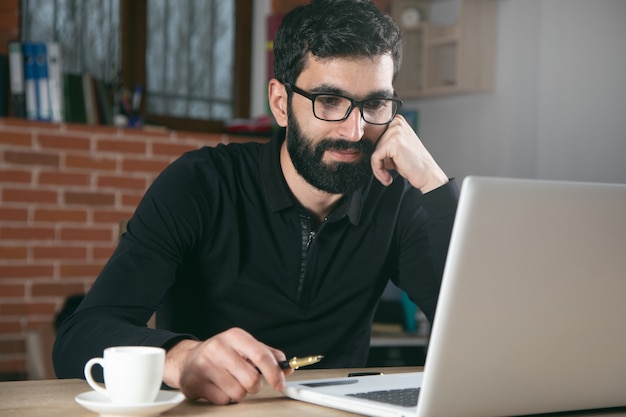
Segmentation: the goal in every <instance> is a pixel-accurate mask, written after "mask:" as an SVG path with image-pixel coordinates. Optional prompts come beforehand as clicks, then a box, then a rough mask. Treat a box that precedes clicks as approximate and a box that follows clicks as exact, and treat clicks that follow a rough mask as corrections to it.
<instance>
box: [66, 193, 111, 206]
mask: <svg viewBox="0 0 626 417" xmlns="http://www.w3.org/2000/svg"><path fill="white" fill-rule="evenodd" d="M63 197H64V201H65V203H66V204H81V205H86V206H112V205H114V204H115V194H112V193H97V192H78V191H66V192H65V193H64V194H63Z"/></svg>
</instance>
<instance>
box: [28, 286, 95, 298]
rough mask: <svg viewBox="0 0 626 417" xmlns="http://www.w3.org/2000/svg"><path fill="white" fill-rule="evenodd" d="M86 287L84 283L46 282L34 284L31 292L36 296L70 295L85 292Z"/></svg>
mask: <svg viewBox="0 0 626 417" xmlns="http://www.w3.org/2000/svg"><path fill="white" fill-rule="evenodd" d="M84 291H85V288H84V286H83V284H79V283H74V284H62V283H45V284H33V286H32V288H31V290H30V292H31V295H32V296H34V297H47V296H53V295H57V296H64V297H66V296H68V295H71V294H79V293H83V292H84Z"/></svg>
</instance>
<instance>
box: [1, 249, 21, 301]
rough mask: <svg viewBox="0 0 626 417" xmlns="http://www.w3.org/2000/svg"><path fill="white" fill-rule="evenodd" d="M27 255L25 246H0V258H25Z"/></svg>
mask: <svg viewBox="0 0 626 417" xmlns="http://www.w3.org/2000/svg"><path fill="white" fill-rule="evenodd" d="M27 257H28V248H27V247H26V246H0V259H26V258H27ZM0 294H2V293H0Z"/></svg>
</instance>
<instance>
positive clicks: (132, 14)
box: [120, 0, 253, 132]
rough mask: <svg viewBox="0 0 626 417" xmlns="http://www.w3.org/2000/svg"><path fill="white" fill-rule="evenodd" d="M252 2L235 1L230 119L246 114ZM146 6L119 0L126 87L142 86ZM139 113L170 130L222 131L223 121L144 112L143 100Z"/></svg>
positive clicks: (138, 1)
mask: <svg viewBox="0 0 626 417" xmlns="http://www.w3.org/2000/svg"><path fill="white" fill-rule="evenodd" d="M252 1H253V0H236V1H235V25H236V29H235V57H234V58H235V65H234V76H235V79H234V80H233V85H234V92H233V99H234V107H233V117H234V118H249V117H250V89H251V79H250V76H251V71H252V68H251V67H252V53H251V52H252V45H251V44H252V11H253V7H252ZM147 8H148V0H120V14H121V16H120V32H121V39H120V54H121V57H120V61H121V71H122V84H123V85H124V87H126V88H129V89H131V88H132V87H133V86H135V85H146V60H145V55H146V54H145V51H146V45H147V35H146V34H147ZM136 51H143V54H138V53H136ZM140 114H141V116H142V118H143V119H144V122H145V123H148V124H156V125H160V126H165V127H167V128H169V129H173V130H187V131H201V132H225V130H226V127H225V125H226V123H225V121H220V120H200V119H191V118H184V117H174V116H163V115H156V114H146V113H145V107H144V105H143V103H142V105H141V108H140Z"/></svg>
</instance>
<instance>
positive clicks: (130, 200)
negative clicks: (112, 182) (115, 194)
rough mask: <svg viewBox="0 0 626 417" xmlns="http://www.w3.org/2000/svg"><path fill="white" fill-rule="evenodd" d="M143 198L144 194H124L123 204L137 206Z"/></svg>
mask: <svg viewBox="0 0 626 417" xmlns="http://www.w3.org/2000/svg"><path fill="white" fill-rule="evenodd" d="M142 198H143V194H122V205H123V206H124V207H133V208H134V207H137V206H138V205H139V202H140V201H141V199H142Z"/></svg>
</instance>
